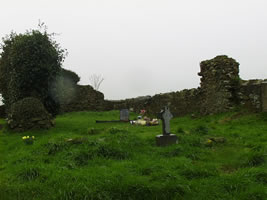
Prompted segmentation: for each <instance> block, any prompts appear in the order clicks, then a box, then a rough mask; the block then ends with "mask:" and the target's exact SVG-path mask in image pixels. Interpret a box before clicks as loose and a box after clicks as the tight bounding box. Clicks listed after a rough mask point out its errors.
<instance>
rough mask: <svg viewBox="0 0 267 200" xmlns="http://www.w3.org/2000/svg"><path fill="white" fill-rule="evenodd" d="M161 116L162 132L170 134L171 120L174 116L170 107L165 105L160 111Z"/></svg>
mask: <svg viewBox="0 0 267 200" xmlns="http://www.w3.org/2000/svg"><path fill="white" fill-rule="evenodd" d="M159 118H160V119H161V120H162V134H163V135H170V134H171V130H170V120H171V119H172V118H173V115H172V114H171V112H170V109H169V107H167V106H165V107H164V109H163V110H161V111H160V113H159Z"/></svg>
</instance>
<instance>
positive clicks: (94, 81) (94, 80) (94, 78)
mask: <svg viewBox="0 0 267 200" xmlns="http://www.w3.org/2000/svg"><path fill="white" fill-rule="evenodd" d="M89 81H90V83H91V85H92V87H93V88H94V89H95V90H96V91H98V90H99V87H100V85H101V83H102V82H103V81H104V78H103V77H102V76H101V75H98V74H93V75H91V76H90V77H89Z"/></svg>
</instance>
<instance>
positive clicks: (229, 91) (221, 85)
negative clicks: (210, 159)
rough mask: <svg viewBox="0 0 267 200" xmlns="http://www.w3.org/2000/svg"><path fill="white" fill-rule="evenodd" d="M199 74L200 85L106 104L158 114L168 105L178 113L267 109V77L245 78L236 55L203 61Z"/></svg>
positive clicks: (178, 114) (172, 110)
mask: <svg viewBox="0 0 267 200" xmlns="http://www.w3.org/2000/svg"><path fill="white" fill-rule="evenodd" d="M198 75H199V76H201V79H200V80H201V82H200V87H198V88H196V89H190V90H182V91H178V92H172V93H164V94H157V95H155V96H153V97H150V96H146V97H138V98H133V99H126V100H121V101H106V104H108V105H109V106H108V107H109V109H110V110H111V109H115V110H116V109H124V108H128V109H132V110H133V111H135V112H139V111H140V110H141V109H146V110H147V112H148V113H149V114H156V113H157V112H159V111H160V110H161V109H162V108H163V106H165V105H168V106H170V109H171V112H172V113H173V115H174V116H183V115H186V114H193V113H198V114H201V115H207V114H214V113H220V112H226V111H229V110H231V109H233V108H235V107H236V106H240V105H242V106H245V107H246V108H248V109H250V110H251V111H256V112H259V111H267V82H266V81H267V80H265V82H264V80H248V81H243V80H241V79H240V78H239V63H238V62H236V61H235V60H234V59H232V58H229V57H227V56H224V55H223V56H217V57H215V58H213V59H211V60H206V61H202V62H201V63H200V72H199V73H198ZM264 83H265V84H264ZM263 84H264V85H263ZM263 94H264V95H263Z"/></svg>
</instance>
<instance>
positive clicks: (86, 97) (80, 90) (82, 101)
mask: <svg viewBox="0 0 267 200" xmlns="http://www.w3.org/2000/svg"><path fill="white" fill-rule="evenodd" d="M74 90H75V92H74V97H73V98H72V100H71V101H70V102H69V103H65V104H62V105H61V108H60V109H61V112H62V113H64V112H77V111H100V110H107V107H106V102H105V100H104V95H103V94H102V93H101V92H99V91H96V90H94V89H93V87H92V86H90V85H76V86H75V88H74Z"/></svg>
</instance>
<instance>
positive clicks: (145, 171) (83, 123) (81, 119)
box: [0, 111, 267, 200]
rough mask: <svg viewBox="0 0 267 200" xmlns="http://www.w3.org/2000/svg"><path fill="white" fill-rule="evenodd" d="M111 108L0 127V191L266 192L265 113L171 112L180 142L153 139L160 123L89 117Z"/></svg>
mask: <svg viewBox="0 0 267 200" xmlns="http://www.w3.org/2000/svg"><path fill="white" fill-rule="evenodd" d="M118 116H119V112H117V111H111V112H77V113H68V114H64V115H61V116H58V117H57V118H56V120H55V122H56V126H55V127H54V128H52V129H50V130H44V131H28V132H25V133H16V132H10V131H8V130H7V129H5V128H4V129H2V130H0V199H1V200H9V199H10V200H14V199H25V200H26V199H27V200H29V199H44V200H47V199H57V200H58V199H62V200H63V199H64V200H65V199H93V200H95V199H96V200H97V199H101V200H102V199H123V200H124V199H194V200H195V199H202V200H207V199H227V200H228V199H237V200H239V199H244V200H251V199H252V200H253V199H255V200H264V199H267V196H266V195H267V194H266V191H267V187H266V186H267V171H266V159H267V158H266V154H267V153H266V145H267V114H266V113H260V114H250V113H238V112H234V113H223V114H219V115H213V116H206V117H203V118H197V119H191V118H190V117H189V116H188V117H182V118H174V119H173V120H172V121H171V131H172V133H174V134H176V135H177V136H178V138H179V143H178V144H176V145H172V146H168V147H157V146H156V145H155V136H156V135H158V134H160V133H161V126H151V127H146V126H145V127H144V126H135V125H130V124H128V123H100V124H98V123H95V120H112V119H115V120H116V119H117V118H118ZM131 117H132V118H133V117H135V114H133V113H132V115H131ZM0 123H1V124H4V123H5V122H4V120H0ZM24 135H26V136H27V135H30V136H32V135H34V136H35V138H36V140H35V142H34V144H33V145H26V144H25V143H23V141H22V136H24ZM216 138H219V139H218V140H217V139H216ZM221 138H223V140H222V139H221Z"/></svg>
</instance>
